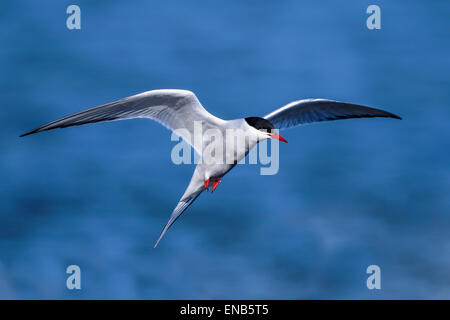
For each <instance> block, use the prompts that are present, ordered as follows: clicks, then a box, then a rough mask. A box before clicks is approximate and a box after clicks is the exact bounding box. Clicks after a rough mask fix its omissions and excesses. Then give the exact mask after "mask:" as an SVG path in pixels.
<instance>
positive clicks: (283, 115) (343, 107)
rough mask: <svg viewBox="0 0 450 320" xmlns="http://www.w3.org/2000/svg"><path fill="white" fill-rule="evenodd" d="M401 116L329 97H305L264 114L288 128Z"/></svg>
mask: <svg viewBox="0 0 450 320" xmlns="http://www.w3.org/2000/svg"><path fill="white" fill-rule="evenodd" d="M374 117H387V118H395V119H401V118H400V117H399V116H397V115H395V114H393V113H390V112H387V111H384V110H380V109H375V108H370V107H365V106H360V105H356V104H351V103H345V102H338V101H333V100H327V99H304V100H298V101H294V102H291V103H289V104H287V105H285V106H284V107H281V108H279V109H277V110H275V111H273V112H271V113H269V114H268V115H266V116H264V118H265V119H267V120H269V121H270V122H271V123H272V124H273V125H274V126H275V128H277V129H287V128H292V127H296V126H299V125H301V124H307V123H312V122H319V121H329V120H339V119H351V118H374Z"/></svg>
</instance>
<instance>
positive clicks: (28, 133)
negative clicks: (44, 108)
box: [19, 130, 37, 138]
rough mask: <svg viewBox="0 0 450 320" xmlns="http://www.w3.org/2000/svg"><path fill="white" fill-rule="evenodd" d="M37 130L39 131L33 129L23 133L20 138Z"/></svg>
mask: <svg viewBox="0 0 450 320" xmlns="http://www.w3.org/2000/svg"><path fill="white" fill-rule="evenodd" d="M36 132H37V131H36V130H31V131H28V132H25V133H22V134H21V135H20V136H19V138H22V137H26V136H29V135H30V134H33V133H36Z"/></svg>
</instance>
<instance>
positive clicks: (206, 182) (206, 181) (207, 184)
mask: <svg viewBox="0 0 450 320" xmlns="http://www.w3.org/2000/svg"><path fill="white" fill-rule="evenodd" d="M208 188H209V179H208V180H205V189H208Z"/></svg>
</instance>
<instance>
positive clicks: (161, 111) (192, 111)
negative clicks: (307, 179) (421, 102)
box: [21, 89, 401, 247]
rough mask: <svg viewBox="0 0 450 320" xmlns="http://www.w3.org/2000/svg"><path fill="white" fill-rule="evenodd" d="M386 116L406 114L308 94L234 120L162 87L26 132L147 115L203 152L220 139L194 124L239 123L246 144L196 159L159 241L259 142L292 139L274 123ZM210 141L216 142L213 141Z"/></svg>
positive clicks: (222, 126) (285, 124)
mask: <svg viewBox="0 0 450 320" xmlns="http://www.w3.org/2000/svg"><path fill="white" fill-rule="evenodd" d="M373 117H387V118H395V119H401V118H400V117H399V116H397V115H395V114H392V113H390V112H387V111H383V110H380V109H375V108H370V107H365V106H361V105H356V104H350V103H344V102H338V101H333V100H327V99H303V100H297V101H294V102H291V103H289V104H287V105H285V106H284V107H281V108H279V109H277V110H275V111H273V112H271V113H269V114H267V115H266V116H264V117H247V118H241V119H235V120H223V119H220V118H218V117H215V116H214V115H212V114H211V113H209V112H208V111H206V110H205V108H203V106H202V105H201V104H200V101H199V100H198V98H197V97H196V96H195V94H194V93H193V92H191V91H188V90H178V89H162V90H150V91H146V92H143V93H140V94H137V95H134V96H130V97H127V98H124V99H121V100H117V101H114V102H110V103H107V104H104V105H101V106H98V107H94V108H91V109H87V110H84V111H81V112H78V113H75V114H72V115H68V116H66V117H63V118H61V119H58V120H55V121H52V122H50V123H47V124H45V125H43V126H40V127H38V128H36V129H34V130H31V131H29V132H26V133H24V134H22V135H21V137H23V136H26V135H30V134H33V133H38V132H42V131H47V130H52V129H56V128H66V127H70V126H79V125H83V124H87V123H95V122H102V121H115V120H125V119H134V118H148V119H152V120H155V121H157V122H159V123H161V124H162V125H163V126H165V127H167V128H168V129H170V130H172V131H175V132H176V133H177V134H178V135H180V136H181V137H182V138H183V140H185V141H186V142H187V143H188V144H190V145H191V146H192V147H193V148H194V150H195V151H196V152H197V153H198V154H199V155H200V157H203V150H205V148H206V147H208V145H209V144H211V143H213V144H214V143H216V142H215V141H212V140H209V139H204V138H203V137H200V139H199V137H196V136H195V128H194V127H195V124H196V123H197V124H200V125H201V127H202V129H203V130H202V132H207V131H208V129H214V130H216V131H217V130H218V131H219V132H222V133H224V132H225V131H226V130H227V129H239V130H241V131H240V132H241V134H243V135H245V136H246V138H247V141H246V144H245V146H244V148H241V149H239V150H238V149H236V147H229V148H228V149H227V150H225V151H224V152H225V153H226V154H227V156H230V155H231V157H232V160H233V161H231V162H225V163H224V162H220V163H206V161H205V162H200V163H198V164H197V166H196V168H195V171H194V174H193V176H192V178H191V181H190V183H189V185H188V186H187V188H186V190H185V192H184V194H183V195H182V197H181V198H180V200H179V202H178V204H177V205H176V207H175V209H174V210H173V212H172V214H171V215H170V217H169V220H168V221H167V223H166V225H165V226H164V228H163V230H162V231H161V234H160V236H159V237H158V239H157V240H156V243H155V245H154V247H156V246H157V245H158V243H159V241H160V240H161V239H162V237H163V236H164V234H165V233H166V231H167V230H168V229H169V228H170V226H171V225H172V224H173V223H174V222H175V221H176V220H177V219H178V218H179V217H180V215H181V214H182V213H183V212H184V211H185V210H186V209H187V208H188V207H189V206H190V205H191V204H192V203H193V202H194V201H195V200H196V199H197V198H198V196H199V195H200V194H201V193H202V192H203V191H205V190H208V189H209V187H210V186H211V189H212V190H213V191H214V190H215V189H216V188H217V186H218V184H219V183H220V182H221V179H222V178H223V176H224V175H225V174H227V173H228V172H229V171H230V170H231V169H232V168H233V167H234V166H235V165H236V164H237V163H238V162H239V161H240V160H242V159H243V158H244V157H245V156H246V155H247V154H248V152H249V151H250V150H251V149H252V148H253V147H255V146H256V144H257V143H259V142H261V141H264V140H266V139H269V138H271V139H276V140H279V141H282V142H286V143H287V141H286V140H285V139H284V138H283V137H282V136H280V135H279V134H278V133H277V132H276V131H275V129H287V128H292V127H296V126H299V125H303V124H307V123H312V122H319V121H329V120H339V119H350V118H373ZM209 146H211V145H209Z"/></svg>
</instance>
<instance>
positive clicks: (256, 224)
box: [0, 0, 450, 299]
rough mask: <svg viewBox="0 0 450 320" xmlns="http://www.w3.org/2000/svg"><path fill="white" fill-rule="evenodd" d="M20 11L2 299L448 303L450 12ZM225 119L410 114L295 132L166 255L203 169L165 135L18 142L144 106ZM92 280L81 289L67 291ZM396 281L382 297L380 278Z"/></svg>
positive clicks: (399, 5) (236, 176)
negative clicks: (102, 109)
mask: <svg viewBox="0 0 450 320" xmlns="http://www.w3.org/2000/svg"><path fill="white" fill-rule="evenodd" d="M70 4H72V2H69V1H65V0H64V1H54V2H44V3H42V2H37V1H28V2H26V1H14V2H13V1H7V2H5V3H3V4H2V10H1V11H0V41H1V43H2V45H1V46H0V96H1V101H2V116H1V118H0V121H1V125H0V148H1V150H2V152H1V157H0V175H1V183H0V298H8V299H79V298H82V299H92V298H105V299H116V298H121V299H203V298H212V299H215V298H224V299H227V298H234V299H246V298H248V299H304V298H306V299H311V298H317V299H330V298H339V299H355V298H369V299H390V298H395V299H397V298H413V299H424V298H444V299H448V298H450V277H449V275H448V270H449V269H450V232H449V230H450V210H449V209H450V197H449V196H448V191H449V190H450V166H449V163H450V130H449V129H448V119H449V118H450V109H449V104H450V91H449V88H450V78H449V74H450V72H449V71H450V60H449V56H450V42H449V40H448V39H449V30H450V19H449V18H450V3H449V2H448V1H439V0H435V1H427V2H424V1H418V0H414V1H409V2H407V3H406V2H392V1H385V0H381V1H377V3H376V4H378V5H379V6H380V8H381V16H382V18H381V19H382V20H381V21H382V22H381V24H382V28H381V30H368V29H367V28H366V18H367V16H368V15H367V14H366V13H365V10H366V8H367V6H368V5H370V4H372V3H371V2H368V1H356V0H353V1H346V2H345V3H343V2H336V1H331V0H327V1H315V2H304V1H283V2H280V1H264V2H262V1H227V2H223V3H214V2H205V1H191V2H187V1H180V0H168V1H158V2H156V1H135V2H132V3H131V2H125V1H96V2H92V1H85V0H80V1H77V4H78V5H79V6H80V8H81V15H82V29H81V30H79V31H75V30H72V31H71V30H68V29H67V28H66V24H65V22H66V18H67V16H68V15H67V14H66V8H67V6H69V5H70ZM158 88H182V89H188V90H192V91H194V92H195V93H196V94H197V96H198V98H199V99H200V101H201V102H202V104H203V105H204V106H205V107H206V108H207V109H208V110H209V111H210V112H211V113H213V114H215V115H217V116H219V117H221V118H224V119H233V118H239V117H242V116H262V115H264V114H267V113H268V112H270V111H272V110H273V109H275V108H278V107H280V106H282V105H284V104H286V103H288V102H290V101H293V100H297V99H301V98H309V97H317V98H319V97H320V98H329V99H335V100H341V101H347V102H353V103H359V104H363V105H368V106H373V107H379V108H383V109H386V110H388V111H390V112H393V113H396V114H398V115H400V116H402V117H403V119H404V120H402V121H395V120H391V119H361V120H360V119H358V120H346V121H334V122H328V123H320V124H315V125H310V126H304V127H298V128H295V129H292V130H287V131H285V132H283V136H284V137H285V138H286V139H287V140H288V141H289V144H288V145H281V146H280V153H281V155H280V162H281V163H280V171H279V173H278V174H277V175H274V176H261V175H259V166H257V165H247V166H237V168H235V169H234V170H233V171H232V172H231V173H230V174H229V175H227V176H226V178H225V179H224V180H223V182H222V184H221V185H220V187H219V188H218V190H217V192H215V193H214V195H213V196H212V195H211V194H210V193H208V194H204V195H202V196H201V197H200V198H199V199H198V200H197V202H196V203H195V204H194V205H193V206H192V207H191V208H189V210H188V211H186V213H185V214H184V215H183V216H182V217H181V218H180V219H179V220H178V221H177V223H176V224H175V225H174V226H173V227H172V229H171V230H170V231H169V232H168V233H167V235H166V237H165V238H164V239H163V241H162V242H161V244H160V246H159V247H158V248H157V249H152V246H153V243H154V241H155V239H156V237H157V236H158V234H159V232H160V230H161V228H162V227H163V225H164V223H165V222H166V220H167V218H168V216H169V214H170V213H171V211H172V209H173V207H174V206H175V204H176V202H177V201H178V199H179V197H180V196H181V194H182V193H183V191H184V189H185V187H186V186H187V183H188V181H189V179H190V176H191V174H192V171H193V169H194V166H193V165H192V166H189V165H181V166H177V165H174V164H173V163H172V162H171V161H170V152H171V149H172V147H173V146H174V145H175V143H176V142H171V141H170V132H169V131H167V130H166V129H164V128H163V127H161V126H160V125H159V124H157V123H154V122H151V121H148V120H133V121H121V122H114V123H102V124H95V125H89V126H83V127H74V128H68V129H64V130H55V131H52V132H46V133H42V134H39V135H34V136H30V137H26V138H18V135H19V134H21V133H23V132H25V131H27V130H30V129H32V128H34V127H36V126H38V125H41V124H43V123H46V122H48V121H51V120H54V119H56V118H59V117H61V116H63V115H66V114H70V113H73V112H76V111H80V110H82V109H85V108H88V107H92V106H95V105H99V104H102V103H105V102H109V101H113V100H116V99H119V98H123V97H126V96H129V95H132V94H136V93H139V92H142V91H146V90H150V89H158ZM71 264H76V265H79V266H80V268H81V270H82V289H81V290H79V291H77V290H73V291H69V290H67V289H66V286H65V285H66V277H67V276H68V275H67V274H66V273H65V270H66V267H67V266H68V265H71ZM372 264H376V265H379V266H380V267H381V273H382V280H381V281H382V282H381V285H382V289H381V290H368V289H367V287H366V279H367V277H368V275H367V274H366V268H367V266H369V265H372Z"/></svg>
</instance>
